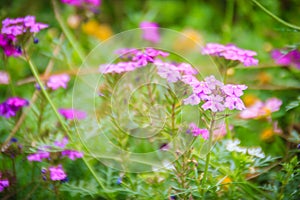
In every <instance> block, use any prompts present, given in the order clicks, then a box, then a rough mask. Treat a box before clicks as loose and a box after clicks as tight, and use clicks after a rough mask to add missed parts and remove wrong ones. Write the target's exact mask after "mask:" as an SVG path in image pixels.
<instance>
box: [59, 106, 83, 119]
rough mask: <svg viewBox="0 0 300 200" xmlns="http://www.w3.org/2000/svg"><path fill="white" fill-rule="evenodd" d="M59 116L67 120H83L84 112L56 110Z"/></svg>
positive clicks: (69, 109) (70, 109) (67, 109)
mask: <svg viewBox="0 0 300 200" xmlns="http://www.w3.org/2000/svg"><path fill="white" fill-rule="evenodd" d="M58 112H59V114H61V115H62V116H64V117H65V118H66V119H67V120H74V119H78V120H80V119H84V118H86V112H84V111H81V110H75V109H72V108H60V109H58Z"/></svg>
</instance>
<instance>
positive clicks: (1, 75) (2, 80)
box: [0, 71, 9, 85]
mask: <svg viewBox="0 0 300 200" xmlns="http://www.w3.org/2000/svg"><path fill="white" fill-rule="evenodd" d="M1 84H3V85H7V84H9V75H8V73H7V72H5V71H0V85H1Z"/></svg>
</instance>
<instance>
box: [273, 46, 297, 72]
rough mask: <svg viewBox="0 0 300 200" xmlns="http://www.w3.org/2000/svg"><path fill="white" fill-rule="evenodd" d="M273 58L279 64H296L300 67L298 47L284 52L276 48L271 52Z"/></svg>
mask: <svg viewBox="0 0 300 200" xmlns="http://www.w3.org/2000/svg"><path fill="white" fill-rule="evenodd" d="M271 56H272V58H273V59H274V60H275V63H276V64H278V65H295V66H296V67H297V68H298V69H300V52H299V51H298V50H297V49H294V50H292V51H289V52H287V53H283V52H282V51H281V50H278V49H275V50H273V51H272V53H271Z"/></svg>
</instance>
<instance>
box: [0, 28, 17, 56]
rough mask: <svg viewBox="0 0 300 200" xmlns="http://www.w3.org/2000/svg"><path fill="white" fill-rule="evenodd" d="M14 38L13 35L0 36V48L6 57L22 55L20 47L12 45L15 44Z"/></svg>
mask: <svg viewBox="0 0 300 200" xmlns="http://www.w3.org/2000/svg"><path fill="white" fill-rule="evenodd" d="M16 41H17V40H16V37H15V36H14V35H4V34H0V47H1V48H2V49H3V52H4V54H5V55H6V56H14V57H18V56H20V55H21V54H22V50H21V49H20V47H17V46H16V45H14V43H16Z"/></svg>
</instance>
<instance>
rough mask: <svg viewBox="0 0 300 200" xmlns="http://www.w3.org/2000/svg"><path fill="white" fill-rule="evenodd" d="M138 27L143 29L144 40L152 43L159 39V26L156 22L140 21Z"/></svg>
mask: <svg viewBox="0 0 300 200" xmlns="http://www.w3.org/2000/svg"><path fill="white" fill-rule="evenodd" d="M140 28H141V29H142V31H143V39H144V40H147V41H150V42H153V43H158V42H159V41H160V34H159V26H158V24H157V23H154V22H147V21H144V22H141V23H140Z"/></svg>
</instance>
